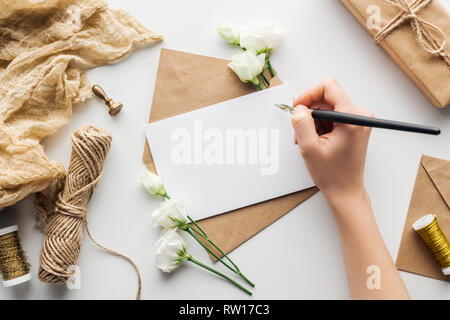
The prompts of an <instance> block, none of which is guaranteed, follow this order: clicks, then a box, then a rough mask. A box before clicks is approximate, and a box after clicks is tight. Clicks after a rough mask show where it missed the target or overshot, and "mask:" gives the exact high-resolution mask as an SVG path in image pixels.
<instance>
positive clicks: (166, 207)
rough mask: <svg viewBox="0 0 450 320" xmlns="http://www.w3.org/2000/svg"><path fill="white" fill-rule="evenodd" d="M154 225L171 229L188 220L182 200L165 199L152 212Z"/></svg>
mask: <svg viewBox="0 0 450 320" xmlns="http://www.w3.org/2000/svg"><path fill="white" fill-rule="evenodd" d="M152 216H153V218H154V219H155V226H161V227H163V228H167V229H173V228H176V227H179V226H180V223H181V224H183V223H186V222H187V220H188V217H187V212H186V208H185V207H184V204H183V200H172V199H170V200H166V201H164V203H162V204H161V205H160V206H159V207H158V208H156V209H155V211H153V213H152Z"/></svg>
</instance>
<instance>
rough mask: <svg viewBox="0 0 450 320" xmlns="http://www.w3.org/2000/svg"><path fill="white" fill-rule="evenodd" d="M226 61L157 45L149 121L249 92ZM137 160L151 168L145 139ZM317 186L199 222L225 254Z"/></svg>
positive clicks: (315, 189) (282, 213) (298, 201)
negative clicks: (140, 155) (158, 50)
mask: <svg viewBox="0 0 450 320" xmlns="http://www.w3.org/2000/svg"><path fill="white" fill-rule="evenodd" d="M228 63H229V61H227V60H223V59H217V58H212V57H206V56H200V55H195V54H190V53H185V52H179V51H174V50H168V49H162V50H161V56H160V60H159V66H158V74H157V78H156V84H155V91H154V95H153V103H152V107H151V112H150V122H154V121H159V120H163V119H167V118H170V117H173V116H176V115H179V114H182V113H186V112H189V111H193V110H197V109H200V108H203V107H207V106H210V105H213V104H216V103H220V102H223V101H226V100H230V99H233V98H237V97H240V96H243V95H246V94H249V93H252V92H255V88H254V87H253V86H252V85H247V84H243V83H242V82H240V81H239V79H238V78H237V77H236V75H235V74H234V73H233V72H232V71H231V70H230V69H229V68H228V67H227V64H228ZM271 83H272V86H276V85H280V84H281V81H280V79H279V78H278V77H275V78H274V79H272V82H271ZM143 161H144V163H145V164H146V166H147V168H148V169H149V170H150V171H152V172H155V173H156V168H155V165H154V162H153V158H152V155H151V152H150V149H149V147H148V144H147V142H146V143H145V150H144V157H143ZM317 191H318V189H317V188H315V187H313V188H309V189H306V190H302V191H299V192H295V193H292V194H289V195H286V196H283V197H279V198H276V199H272V200H268V201H265V202H261V203H258V204H254V205H251V206H248V207H245V208H241V209H237V210H234V211H231V212H228V213H225V214H221V215H218V216H214V217H211V218H207V219H204V220H202V221H200V222H199V225H200V226H201V227H202V228H203V229H204V230H205V231H206V233H207V234H208V235H209V236H210V238H211V239H212V240H213V241H214V242H215V243H216V244H217V245H218V246H219V247H220V248H221V249H222V250H223V251H224V252H225V253H229V252H230V251H232V250H233V249H235V248H236V247H238V246H239V245H241V244H242V243H244V242H245V241H247V240H248V239H250V238H251V237H253V236H254V235H256V234H257V233H258V232H260V231H261V230H263V229H264V228H266V227H267V226H269V225H270V224H272V223H273V222H275V221H276V220H278V219H279V218H281V217H282V216H284V215H285V214H286V213H288V212H289V211H290V210H292V209H293V208H295V207H296V206H298V205H299V204H300V203H302V202H303V201H305V200H306V199H308V198H309V197H311V196H312V195H314V194H315V193H316V192H317Z"/></svg>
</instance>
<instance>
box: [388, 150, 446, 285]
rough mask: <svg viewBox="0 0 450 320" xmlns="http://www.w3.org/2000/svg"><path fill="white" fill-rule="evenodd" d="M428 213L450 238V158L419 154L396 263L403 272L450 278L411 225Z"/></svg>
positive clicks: (444, 278) (436, 277) (441, 278)
mask: <svg viewBox="0 0 450 320" xmlns="http://www.w3.org/2000/svg"><path fill="white" fill-rule="evenodd" d="M429 213H432V214H434V215H435V216H436V217H437V220H438V223H439V226H440V227H441V230H442V232H443V233H444V234H445V235H446V237H447V239H450V161H446V160H442V159H437V158H432V157H428V156H422V159H421V161H420V165H419V170H418V172H417V177H416V183H415V184H414V190H413V194H412V196H411V202H410V204H409V209H408V215H407V217H406V223H405V228H404V230H403V236H402V241H401V244H400V250H399V252H398V257H397V263H396V264H397V267H398V269H400V270H403V271H408V272H412V273H416V274H419V275H422V276H425V277H430V278H434V279H438V280H444V281H450V276H445V275H444V274H443V273H442V270H441V267H440V265H439V263H438V262H437V261H436V259H435V258H434V257H433V255H432V254H431V251H430V250H429V249H428V248H427V247H426V246H425V244H424V243H423V241H422V239H421V238H420V237H419V235H418V234H417V233H416V232H415V231H414V229H413V228H412V225H413V223H414V222H416V221H417V220H418V219H419V218H421V217H423V216H424V215H426V214H429Z"/></svg>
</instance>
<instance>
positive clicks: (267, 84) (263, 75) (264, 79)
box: [261, 69, 270, 88]
mask: <svg viewBox="0 0 450 320" xmlns="http://www.w3.org/2000/svg"><path fill="white" fill-rule="evenodd" d="M264 71H265V69H264V70H263V72H262V73H261V78H262V79H263V82H264V83H265V84H266V87H267V88H268V87H270V81H269V80H268V79H267V77H266V75H265V74H264Z"/></svg>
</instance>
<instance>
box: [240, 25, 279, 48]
mask: <svg viewBox="0 0 450 320" xmlns="http://www.w3.org/2000/svg"><path fill="white" fill-rule="evenodd" d="M285 35H286V30H285V29H284V28H282V27H280V26H278V25H276V24H253V25H250V26H247V27H245V28H243V29H242V31H241V34H240V44H241V47H242V48H245V49H247V50H251V51H253V52H256V53H261V52H270V51H271V50H273V49H275V48H276V47H278V45H279V44H280V42H281V40H282V39H283V38H284V36H285Z"/></svg>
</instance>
